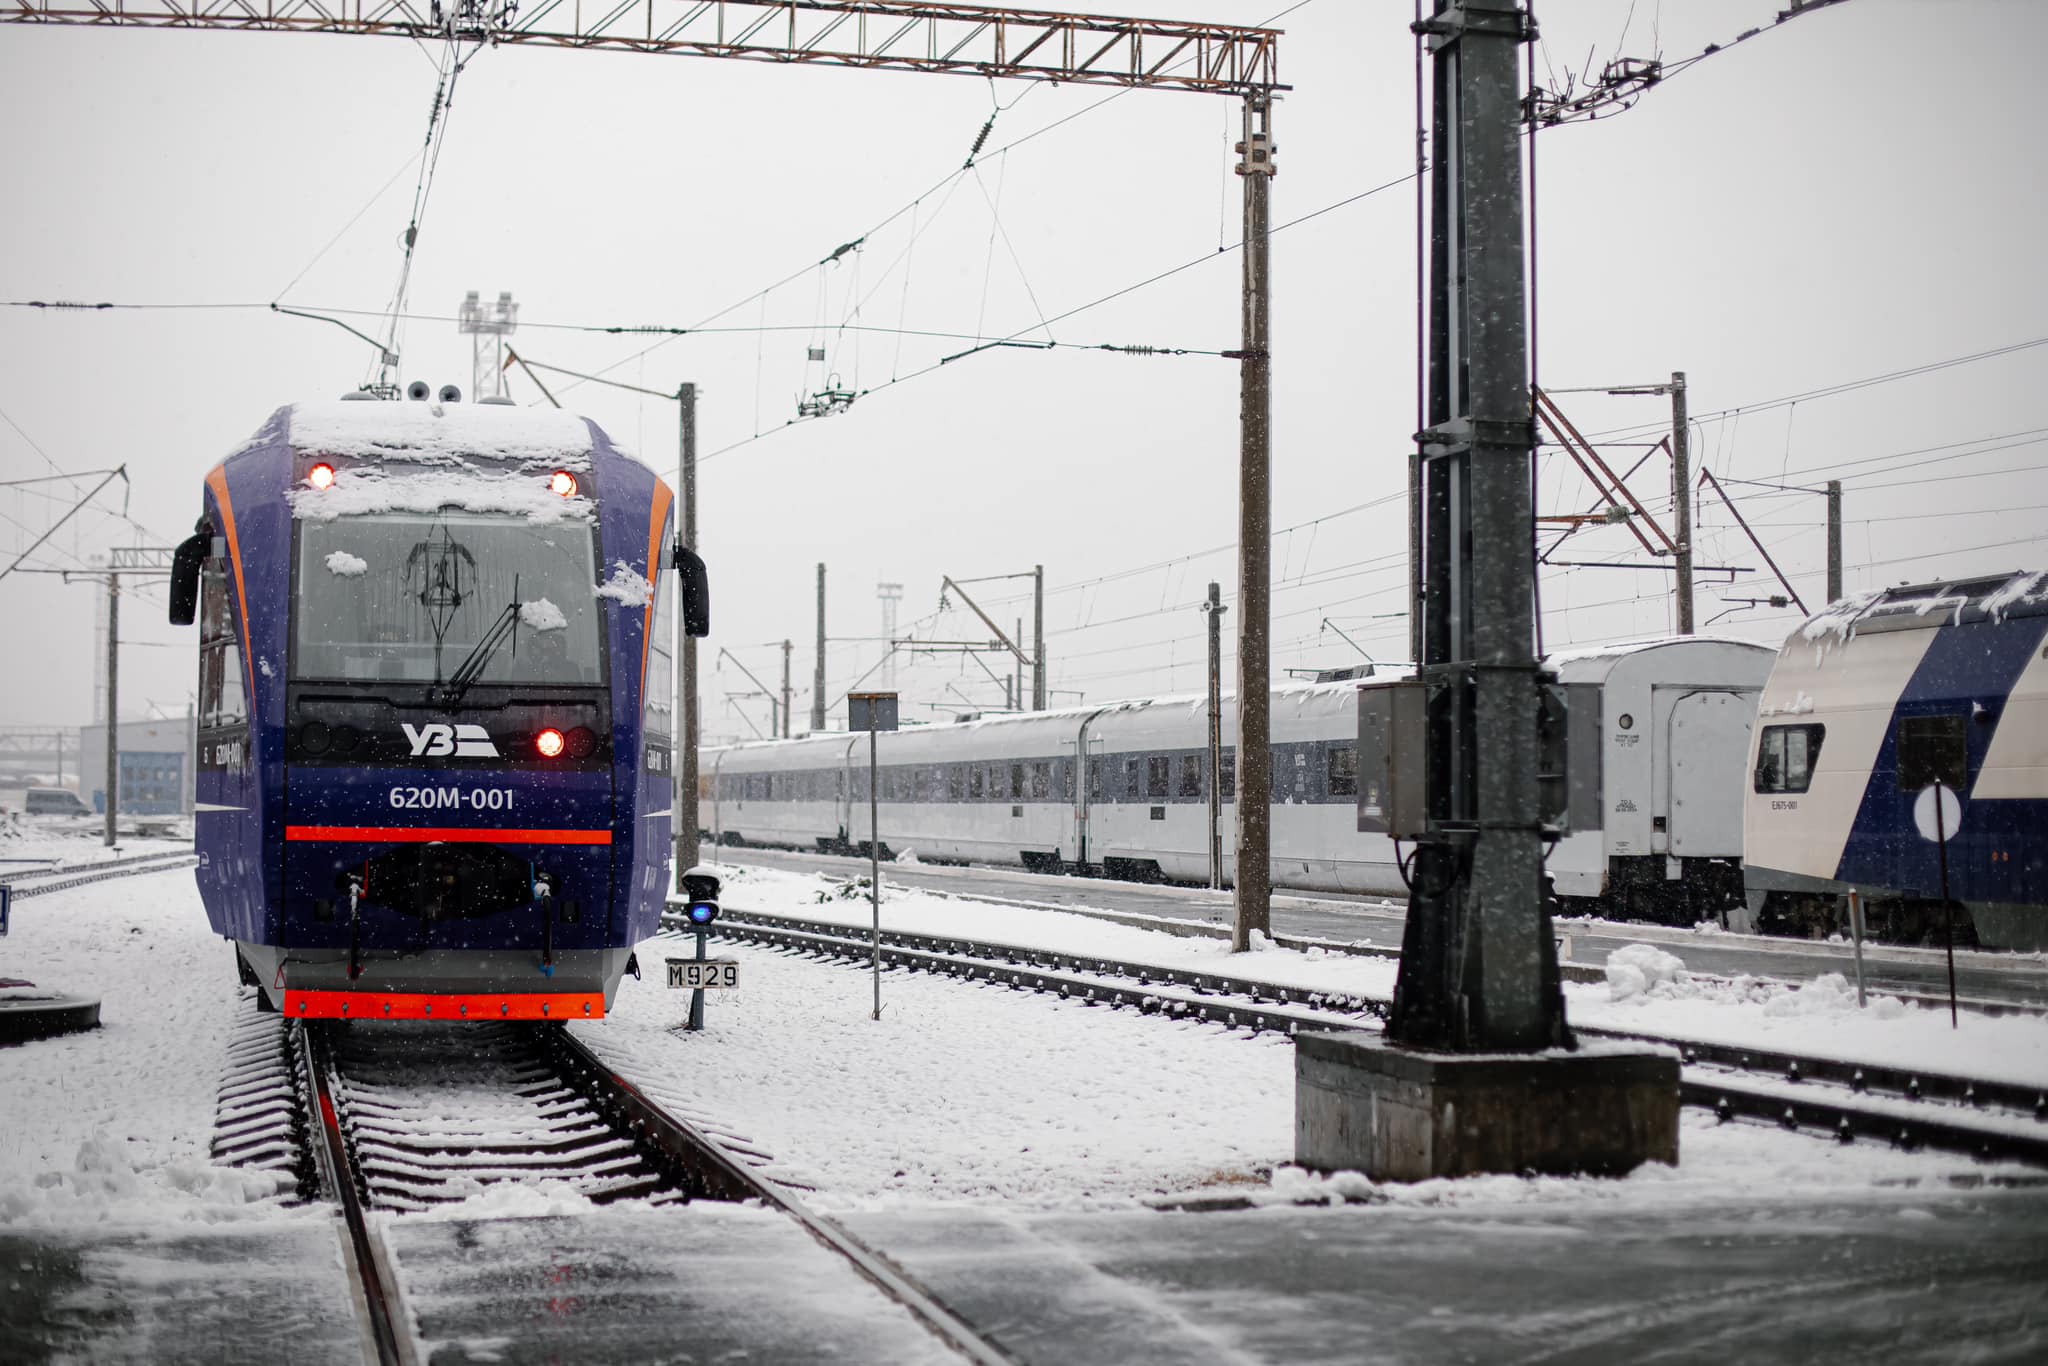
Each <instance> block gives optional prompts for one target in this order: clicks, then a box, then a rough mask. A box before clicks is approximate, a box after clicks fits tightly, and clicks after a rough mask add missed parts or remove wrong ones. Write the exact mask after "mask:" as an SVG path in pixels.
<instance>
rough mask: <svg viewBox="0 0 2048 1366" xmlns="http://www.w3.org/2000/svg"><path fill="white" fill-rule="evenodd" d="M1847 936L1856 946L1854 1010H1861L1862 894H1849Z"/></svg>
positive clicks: (1856, 892)
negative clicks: (1848, 935)
mask: <svg viewBox="0 0 2048 1366" xmlns="http://www.w3.org/2000/svg"><path fill="white" fill-rule="evenodd" d="M1849 934H1850V936H1851V938H1852V940H1853V942H1854V943H1855V945H1856V1008H1857V1009H1858V1010H1861V1009H1863V1004H1864V1002H1863V893H1861V892H1858V891H1855V890H1853V889H1852V890H1851V891H1850V893H1849Z"/></svg>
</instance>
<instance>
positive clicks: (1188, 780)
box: [1173, 754, 1202, 797]
mask: <svg viewBox="0 0 2048 1366" xmlns="http://www.w3.org/2000/svg"><path fill="white" fill-rule="evenodd" d="M1173 795H1174V796H1176V797H1199V796H1201V795H1202V756H1201V755H1199V754H1183V755H1181V756H1180V784H1179V785H1178V786H1177V787H1175V788H1174V790H1173Z"/></svg>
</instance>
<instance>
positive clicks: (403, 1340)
mask: <svg viewBox="0 0 2048 1366" xmlns="http://www.w3.org/2000/svg"><path fill="white" fill-rule="evenodd" d="M451 1044H455V1045H458V1047H456V1048H451ZM214 1156H215V1159H216V1160H217V1161H232V1162H236V1163H239V1164H242V1165H248V1166H255V1167H263V1168H268V1169H271V1170H276V1171H282V1172H290V1173H291V1174H293V1175H294V1176H296V1177H297V1178H298V1180H299V1183H300V1192H301V1195H302V1196H303V1197H304V1198H306V1199H309V1200H310V1199H322V1200H327V1201H331V1202H332V1203H333V1204H334V1205H335V1206H336V1208H337V1211H338V1213H339V1214H340V1216H341V1219H342V1222H343V1225H344V1227H345V1230H346V1247H347V1249H348V1261H349V1274H350V1278H351V1282H352V1284H353V1285H354V1287H355V1288H356V1291H357V1295H358V1300H359V1304H360V1306H361V1310H362V1314H363V1319H364V1325H365V1330H366V1332H367V1334H368V1337H369V1339H370V1341H371V1343H372V1344H373V1345H374V1347H375V1351H376V1354H377V1357H378V1359H379V1360H380V1361H381V1362H384V1363H387V1364H390V1363H401V1362H405V1363H409V1362H412V1361H415V1360H417V1359H418V1356H419V1353H418V1351H417V1347H416V1344H415V1343H414V1342H413V1341H412V1339H411V1336H410V1332H409V1329H408V1328H407V1326H406V1325H407V1322H408V1320H407V1317H406V1314H405V1312H404V1309H403V1306H402V1305H401V1304H400V1297H399V1293H398V1289H397V1286H398V1280H397V1277H396V1261H395V1258H394V1254H393V1252H392V1250H391V1247H390V1245H389V1244H388V1242H387V1241H386V1240H385V1238H384V1236H383V1229H384V1228H385V1226H386V1224H385V1221H386V1220H388V1219H389V1218H391V1217H394V1216H395V1217H400V1218H402V1217H403V1216H404V1215H405V1214H407V1213H409V1212H413V1211H418V1210H422V1209H427V1208H430V1207H432V1206H434V1205H436V1204H445V1203H447V1202H450V1201H455V1200H460V1199H463V1198H466V1197H468V1196H470V1195H474V1194H476V1193H478V1192H479V1191H481V1190H482V1189H483V1188H484V1187H486V1186H488V1185H490V1184H492V1183H495V1182H503V1181H516V1182H522V1183H532V1182H536V1181H543V1180H545V1181H560V1182H565V1183H567V1184H568V1185H569V1186H570V1187H572V1188H573V1189H575V1190H577V1191H579V1192H580V1193H582V1194H584V1195H585V1196H586V1197H588V1198H589V1199H590V1200H592V1201H593V1202H594V1203H608V1202H614V1201H623V1200H632V1201H636V1202H639V1203H641V1204H642V1205H651V1206H657V1207H658V1206H664V1205H678V1204H682V1203H685V1202H688V1201H692V1200H721V1201H757V1202H759V1203H761V1204H763V1205H766V1206H768V1207H770V1208H772V1209H775V1210H778V1211H780V1212H781V1213H782V1214H783V1215H785V1216H786V1217H788V1218H789V1219H791V1220H792V1221H793V1222H795V1223H796V1224H797V1225H798V1226H799V1227H801V1228H802V1229H803V1231H804V1232H805V1233H806V1234H808V1235H809V1236H810V1237H811V1238H812V1239H813V1240H814V1241H816V1242H817V1243H818V1244H820V1245H821V1246H823V1247H824V1248H826V1249H827V1250H828V1251H829V1252H831V1253H832V1254H834V1255H835V1256H837V1257H840V1258H842V1259H843V1260H844V1261H846V1262H847V1264H848V1265H849V1266H851V1267H852V1269H853V1270H854V1271H855V1272H856V1273H857V1274H858V1275H860V1276H861V1277H862V1278H863V1279H864V1280H866V1281H867V1282H868V1283H869V1284H871V1285H873V1286H874V1287H875V1288H876V1289H877V1290H879V1291H880V1292H881V1293H882V1294H884V1295H886V1296H888V1297H889V1298H890V1299H891V1300H893V1301H894V1302H895V1303H897V1304H899V1305H901V1306H902V1307H903V1308H904V1309H905V1310H907V1311H908V1312H909V1313H910V1314H911V1315H912V1316H913V1317H914V1318H915V1319H917V1321H918V1322H920V1323H921V1324H922V1325H923V1326H924V1327H925V1328H926V1329H927V1330H929V1331H930V1332H931V1333H932V1334H933V1335H934V1336H936V1337H937V1338H938V1339H939V1340H940V1341H942V1342H944V1343H945V1344H946V1345H947V1346H949V1347H950V1348H951V1349H952V1350H953V1351H955V1352H956V1353H957V1354H958V1355H960V1356H961V1357H962V1358H963V1359H965V1360H967V1361H970V1362H974V1363H977V1366H997V1364H998V1363H1010V1362H1013V1361H1014V1360H1015V1358H1014V1357H1013V1356H1011V1355H1010V1354H1009V1353H1008V1352H1007V1351H1006V1350H1005V1349H1004V1348H1003V1347H1002V1346H1001V1345H1000V1344H998V1343H996V1342H995V1341H993V1340H992V1339H990V1338H988V1337H987V1336H985V1335H984V1334H982V1333H981V1332H980V1331H979V1330H978V1329H976V1328H975V1327H974V1326H973V1325H972V1324H970V1323H968V1322H967V1321H965V1320H964V1319H962V1318H960V1317H959V1316H958V1315H956V1314H954V1313H953V1312H952V1311H951V1310H950V1309H948V1308H947V1307H946V1306H945V1305H944V1304H943V1303H942V1302H941V1301H940V1300H939V1299H938V1298H937V1297H936V1296H935V1295H933V1294H932V1293H931V1292H930V1291H929V1290H927V1289H926V1288H925V1287H924V1286H922V1285H921V1284H919V1283H918V1282H917V1281H915V1280H914V1279H913V1278H911V1277H910V1276H908V1275H906V1274H905V1273H904V1272H903V1271H902V1269H901V1268H900V1267H898V1266H896V1265H895V1264H894V1263H893V1262H892V1261H890V1260H889V1259H888V1258H887V1257H886V1256H885V1255H883V1254H882V1253H881V1252H879V1251H877V1250H876V1249H874V1248H873V1247H870V1246H869V1245H868V1244H866V1243H865V1242H863V1241H862V1240H860V1239H859V1238H857V1237H855V1236H854V1235H853V1234H851V1233H850V1232H848V1231H847V1230H846V1229H845V1228H844V1227H843V1226H842V1225H841V1224H839V1223H838V1221H836V1220H834V1219H832V1218H830V1217H829V1216H826V1215H823V1214H820V1213H818V1212H816V1211H814V1210H812V1209H810V1208H809V1207H808V1206H806V1205H805V1204H804V1203H803V1202H802V1201H800V1200H799V1199H798V1198H797V1197H796V1196H795V1195H794V1194H792V1193H791V1191H790V1190H789V1189H788V1188H786V1187H784V1186H782V1185H781V1184H779V1183H777V1182H775V1181H772V1180H770V1179H769V1178H767V1177H766V1176H765V1175H763V1174H762V1173H761V1172H760V1171H758V1170H756V1169H755V1167H754V1166H753V1165H752V1163H751V1162H750V1161H749V1160H748V1159H749V1158H750V1157H751V1158H753V1159H754V1160H755V1161H760V1160H764V1155H762V1154H758V1153H752V1152H751V1151H750V1150H748V1149H746V1148H745V1147H744V1145H742V1144H739V1143H736V1142H734V1141H732V1140H730V1139H724V1140H721V1139H720V1138H717V1137H714V1136H713V1135H712V1134H710V1133H708V1132H706V1129H705V1128H704V1126H702V1125H698V1124H692V1123H690V1122H689V1121H687V1120H685V1119H683V1118H681V1117H679V1116H677V1115H676V1114H674V1113H673V1112H672V1111H671V1110H669V1109H668V1108H666V1107H664V1106H663V1105H662V1104H660V1103H659V1102H658V1101H656V1100H655V1099H654V1098H653V1097H651V1096H649V1095H648V1094H647V1093H646V1092H644V1091H642V1090H640V1089H639V1088H638V1087H636V1086H634V1085H633V1084H632V1083H631V1082H630V1081H628V1080H626V1079H625V1078H624V1077H622V1076H620V1075H619V1074H618V1073H617V1071H615V1070H614V1069H613V1068H611V1067H610V1066H608V1065H607V1064H606V1063H605V1062H604V1061H603V1060H602V1059H600V1058H599V1057H598V1056H597V1054H595V1053H594V1052H592V1051H591V1050H590V1048H588V1047H587V1046H586V1045H585V1044H584V1043H583V1042H582V1041H581V1040H579V1039H577V1038H576V1037H575V1036H574V1035H573V1034H571V1033H570V1032H569V1031H568V1030H567V1029H566V1028H565V1027H563V1026H560V1025H535V1026H530V1027H526V1028H521V1027H517V1026H494V1025H481V1026H457V1027H454V1028H449V1027H446V1026H441V1027H435V1028H426V1027H407V1026H405V1025H392V1024H384V1023H381V1022H379V1023H354V1024H345V1023H341V1022H308V1021H287V1020H282V1019H280V1018H279V1017H277V1016H275V1015H259V1014H256V1013H255V1012H253V1011H251V1012H250V1014H249V1016H247V1017H245V1019H244V1020H243V1021H242V1022H241V1024H240V1025H238V1027H237V1030H236V1033H235V1035H234V1036H233V1038H232V1039H231V1040H230V1045H229V1059H228V1068H227V1071H226V1073H225V1075H224V1077H223V1081H222V1086H221V1092H220V1103H219V1108H218V1111H217V1114H216V1121H215V1137H214ZM373 1213H375V1214H377V1215H378V1216H379V1217H378V1218H374V1219H373V1218H372V1217H371V1216H372V1214H373Z"/></svg>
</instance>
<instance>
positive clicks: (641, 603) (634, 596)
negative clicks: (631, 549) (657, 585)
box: [597, 560, 654, 607]
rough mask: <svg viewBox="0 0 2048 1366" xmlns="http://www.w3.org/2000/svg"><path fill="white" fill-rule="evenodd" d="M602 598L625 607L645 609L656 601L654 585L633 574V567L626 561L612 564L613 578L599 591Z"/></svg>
mask: <svg viewBox="0 0 2048 1366" xmlns="http://www.w3.org/2000/svg"><path fill="white" fill-rule="evenodd" d="M597 595H598V596H599V597H601V598H610V599H611V600H612V601H613V602H616V603H618V604H619V605H620V606H623V607H645V606H646V605H647V604H648V603H650V602H652V601H654V585H653V584H651V583H649V582H648V581H647V580H646V579H645V578H643V577H641V576H640V575H638V574H636V573H634V572H633V566H632V565H630V564H627V563H626V562H625V561H624V560H616V561H614V562H613V564H612V576H611V579H610V580H609V581H607V582H606V583H605V584H604V585H603V586H602V587H600V588H599V589H598V590H597Z"/></svg>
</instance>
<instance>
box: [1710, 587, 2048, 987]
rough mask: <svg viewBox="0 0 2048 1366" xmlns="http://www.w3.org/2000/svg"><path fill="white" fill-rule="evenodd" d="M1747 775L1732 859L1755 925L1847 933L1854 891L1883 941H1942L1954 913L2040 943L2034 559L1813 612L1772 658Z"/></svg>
mask: <svg viewBox="0 0 2048 1366" xmlns="http://www.w3.org/2000/svg"><path fill="white" fill-rule="evenodd" d="M1749 770H1750V771H1749V775H1748V776H1749V781H1748V783H1747V784H1746V786H1747V789H1748V793H1747V802H1746V806H1745V811H1744V821H1743V825H1744V840H1745V843H1744V869H1743V872H1744V878H1745V881H1746V883H1747V887H1748V899H1749V909H1750V910H1751V912H1752V913H1753V914H1755V915H1756V916H1757V917H1758V919H1759V921H1760V922H1761V923H1762V924H1764V925H1765V926H1766V927H1770V926H1772V925H1774V924H1775V925H1779V926H1782V927H1787V928H1793V929H1804V930H1807V931H1809V932H1815V933H1820V932H1826V931H1828V930H1832V929H1842V928H1846V927H1847V926H1848V917H1847V907H1846V899H1847V895H1848V893H1850V892H1851V891H1855V892H1858V893H1860V894H1861V896H1862V898H1863V900H1864V904H1865V907H1866V917H1867V921H1868V923H1869V925H1870V926H1871V928H1872V929H1873V930H1874V931H1876V932H1877V933H1879V934H1882V935H1885V936H1887V937H1891V938H1903V939H1916V938H1934V937H1938V936H1939V935H1941V934H1942V933H1944V932H1945V930H1944V924H1945V920H1946V919H1947V916H1948V914H1949V913H1955V914H1954V919H1955V920H1956V922H1957V923H1958V924H1961V923H1963V922H1964V921H1967V922H1968V925H1969V927H1970V928H1972V929H1973V930H1974V933H1975V936H1976V939H1977V941H1978V942H1979V943H1981V944H1985V945H1987V946H1991V947H1998V948H2015V949H2042V948H2048V572H2036V573H2023V574H2002V575H1997V576H1994V577H1990V578H1982V579H1972V580H1964V581H1951V582H1946V583H1934V584H1922V585H1919V586H1915V587H1901V588H1893V589H1889V590H1885V591H1882V592H1876V593H1870V594H1865V595H1862V596H1860V597H1854V598H1847V599H1844V600H1843V601H1841V602H1838V603H1835V604H1833V605H1832V606H1830V607H1829V608H1828V609H1827V610H1825V611H1823V612H1821V613H1820V614H1818V615H1817V616H1815V617H1813V618H1812V619H1811V620H1809V621H1807V622H1806V623H1805V624H1804V625H1803V626H1801V627H1800V628H1799V629H1798V630H1797V631H1794V632H1793V633H1792V635H1791V636H1790V637H1789V638H1787V640H1786V641H1785V644H1784V647H1783V648H1782V649H1781V650H1780V652H1779V655H1778V661H1777V664H1776V666H1775V667H1774V668H1773V669H1772V671H1771V677H1770V682H1769V683H1768V684H1767V685H1766V686H1765V689H1764V694H1763V702H1762V706H1761V708H1760V710H1759V714H1758V725H1757V732H1756V740H1755V743H1754V744H1753V745H1752V747H1751V751H1750V760H1749ZM1937 785H1939V788H1940V789H1946V790H1947V791H1948V792H1949V793H1951V794H1953V795H1951V796H1950V797H1948V799H1947V800H1946V801H1941V799H1940V796H1939V791H1938V790H1937ZM1937 802H1940V805H1941V810H1940V821H1939V823H1938V824H1937V823H1936V820H1935V816H1936V803H1937ZM1939 835H1946V836H1947V852H1948V857H1947V864H1948V869H1947V875H1948V903H1947V904H1946V905H1945V904H1944V902H1943V900H1942V896H1941V885H1942V868H1941V858H1940V851H1939V848H1938V846H1937V843H1936V839H1935V837H1936V836H1939Z"/></svg>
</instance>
